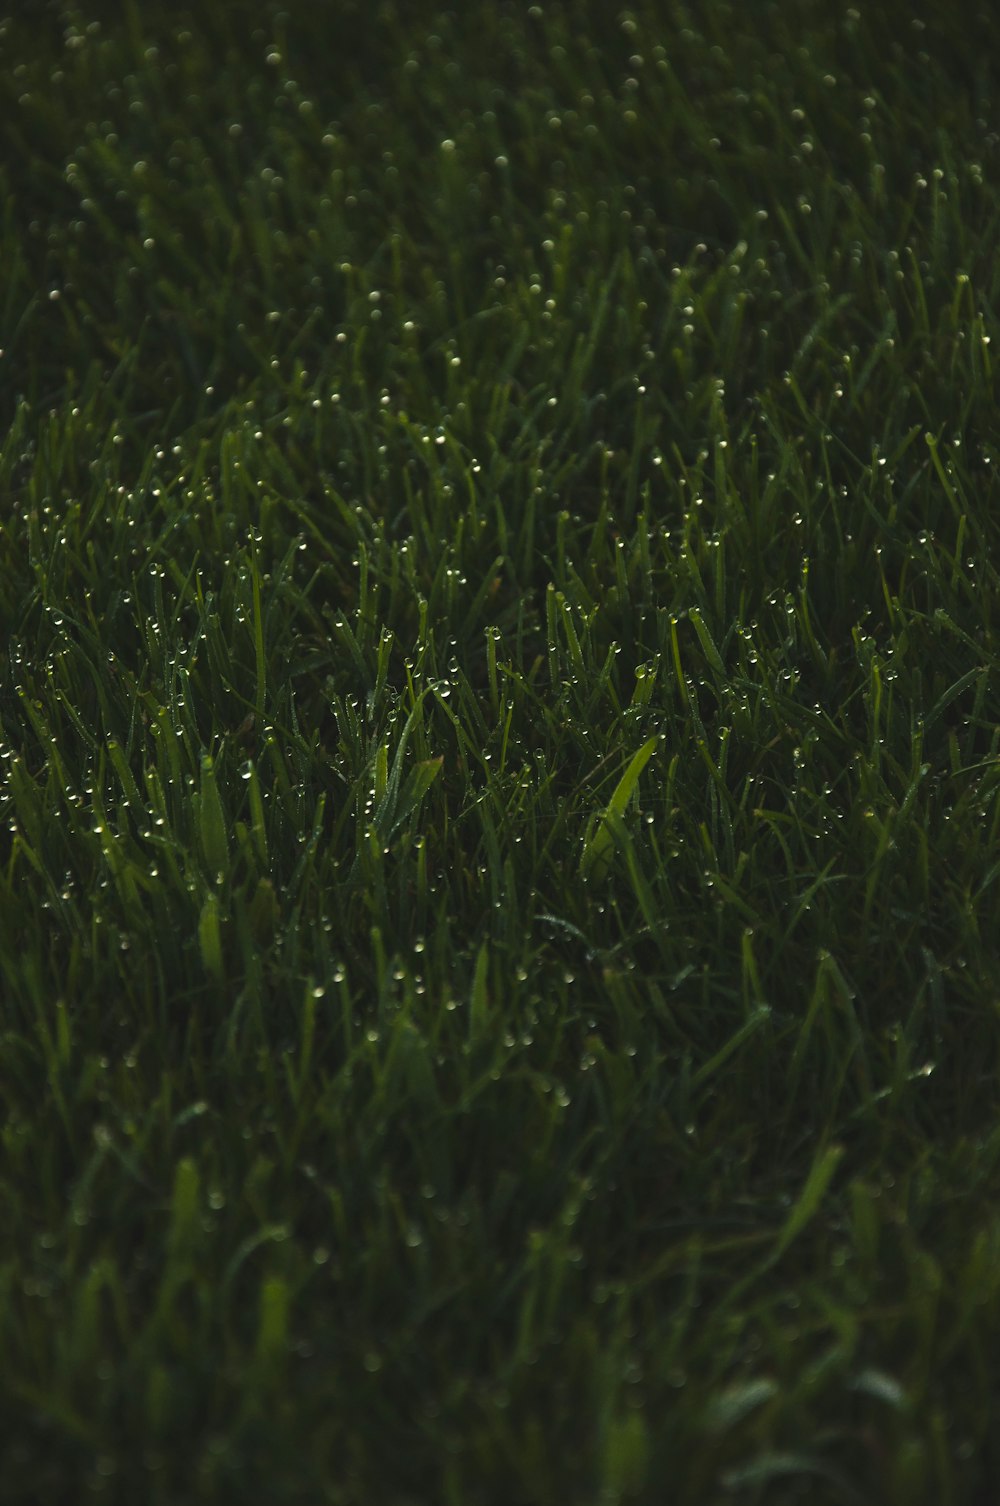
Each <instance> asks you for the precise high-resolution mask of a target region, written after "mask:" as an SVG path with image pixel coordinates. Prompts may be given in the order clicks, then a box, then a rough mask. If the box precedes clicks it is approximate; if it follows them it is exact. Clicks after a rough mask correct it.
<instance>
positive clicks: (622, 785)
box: [580, 737, 659, 879]
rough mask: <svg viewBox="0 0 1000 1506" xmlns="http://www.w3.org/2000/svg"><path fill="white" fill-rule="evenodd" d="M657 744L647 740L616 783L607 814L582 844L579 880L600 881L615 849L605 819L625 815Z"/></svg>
mask: <svg viewBox="0 0 1000 1506" xmlns="http://www.w3.org/2000/svg"><path fill="white" fill-rule="evenodd" d="M658 741H659V739H658V738H655V737H650V738H647V740H646V741H645V742H644V743H643V745H642V747H641V748H640V749H639V751H638V753H636V754H635V755H634V756H633V758H632V760H631V762H630V763H629V766H628V768H627V769H626V770H625V772H624V774H623V775H622V777H621V779H619V781H618V784H617V786H616V788H615V792H614V794H613V795H612V796H611V799H610V801H609V802H608V808H607V810H606V811H605V813H604V814H603V815H602V816H601V817H599V819H598V822H597V826H596V829H595V830H594V832H593V834H592V835H591V836H589V837H588V838H587V839H586V840H585V842H584V844H583V854H582V856H581V858H580V876H581V878H585V879H586V878H590V877H594V878H599V877H601V875H602V874H603V873H605V872H607V868H608V855H609V851H610V849H611V848H612V847H613V846H614V834H613V832H612V829H611V823H610V821H609V819H608V818H609V816H611V815H612V813H613V814H614V815H618V816H622V815H624V813H625V808H626V806H627V805H628V802H629V800H630V799H631V797H632V792H633V790H634V789H635V787H636V785H637V784H638V782H639V775H640V774H641V773H642V771H643V769H644V768H645V767H646V765H647V763H648V762H649V760H650V758H651V757H652V755H653V753H654V751H655V749H656V744H657V742H658Z"/></svg>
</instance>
